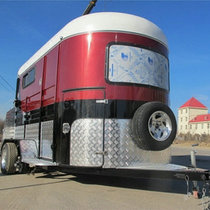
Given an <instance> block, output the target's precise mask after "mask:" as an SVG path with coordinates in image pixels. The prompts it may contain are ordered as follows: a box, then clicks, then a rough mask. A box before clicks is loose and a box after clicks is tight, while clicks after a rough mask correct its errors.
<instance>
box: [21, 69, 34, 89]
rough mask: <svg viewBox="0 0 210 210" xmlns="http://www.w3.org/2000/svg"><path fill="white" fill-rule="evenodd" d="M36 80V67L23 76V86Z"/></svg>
mask: <svg viewBox="0 0 210 210" xmlns="http://www.w3.org/2000/svg"><path fill="white" fill-rule="evenodd" d="M34 80H35V68H33V69H31V70H30V71H29V72H28V73H27V74H25V75H24V76H23V88H25V87H27V86H29V85H30V84H31V83H33V81H34Z"/></svg>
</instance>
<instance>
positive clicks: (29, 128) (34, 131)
mask: <svg viewBox="0 0 210 210" xmlns="http://www.w3.org/2000/svg"><path fill="white" fill-rule="evenodd" d="M25 139H33V140H35V141H36V143H37V145H38V142H39V123H33V124H28V125H26V133H25Z"/></svg>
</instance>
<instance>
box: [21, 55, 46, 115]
mask: <svg viewBox="0 0 210 210" xmlns="http://www.w3.org/2000/svg"><path fill="white" fill-rule="evenodd" d="M43 65H44V59H41V60H40V61H38V62H37V63H36V65H35V81H34V82H33V83H31V84H30V85H29V86H27V87H25V88H23V86H22V81H23V76H24V75H25V74H23V75H22V76H21V78H20V82H21V85H20V87H21V91H20V96H21V101H22V103H21V109H22V110H23V111H24V112H28V111H31V110H34V109H38V108H40V106H41V84H42V73H43ZM33 67H34V66H33ZM33 67H32V68H33ZM32 68H31V69H32ZM31 69H29V71H30V70H31ZM26 73H27V72H26Z"/></svg>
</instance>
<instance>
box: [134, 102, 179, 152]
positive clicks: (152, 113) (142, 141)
mask: <svg viewBox="0 0 210 210" xmlns="http://www.w3.org/2000/svg"><path fill="white" fill-rule="evenodd" d="M131 129H132V137H133V141H134V142H135V144H136V145H137V146H138V147H139V148H141V149H144V150H153V151H160V150H164V149H166V148H167V147H169V146H170V145H171V144H172V142H173V141H174V139H175V136H176V131H177V125H176V119H175V116H174V114H173V112H172V111H171V109H170V108H169V107H168V106H167V105H165V104H163V103H161V102H148V103H145V104H143V105H142V106H140V107H139V108H138V109H137V110H136V112H135V114H134V116H133V119H132V121H131Z"/></svg>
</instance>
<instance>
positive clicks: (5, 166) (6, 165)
mask: <svg viewBox="0 0 210 210" xmlns="http://www.w3.org/2000/svg"><path fill="white" fill-rule="evenodd" d="M17 158H18V151H17V147H16V145H15V144H14V143H5V144H4V146H3V148H2V152H1V172H2V173H3V174H14V173H15V172H16V167H15V163H16V161H17Z"/></svg>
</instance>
